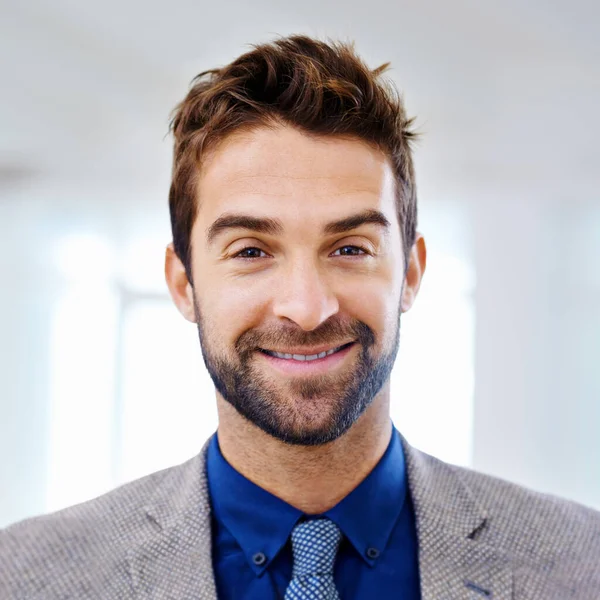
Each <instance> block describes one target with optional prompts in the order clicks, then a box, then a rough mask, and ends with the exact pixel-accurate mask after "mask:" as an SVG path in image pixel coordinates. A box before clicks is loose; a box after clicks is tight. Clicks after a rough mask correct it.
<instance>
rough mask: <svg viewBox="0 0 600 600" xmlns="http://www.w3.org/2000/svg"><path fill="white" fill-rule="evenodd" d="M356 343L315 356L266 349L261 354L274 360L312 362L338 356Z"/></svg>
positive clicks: (261, 350) (337, 347)
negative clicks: (334, 355)
mask: <svg viewBox="0 0 600 600" xmlns="http://www.w3.org/2000/svg"><path fill="white" fill-rule="evenodd" d="M353 344H354V342H348V343H347V344H342V345H341V346H336V347H335V348H331V349H330V350H323V351H321V352H316V353H314V354H299V353H292V352H276V351H274V350H265V349H264V348H259V350H260V352H262V353H263V354H266V355H267V356H272V357H273V358H279V359H282V360H293V361H296V362H312V361H314V360H320V359H323V358H326V357H328V356H331V355H332V354H336V353H338V352H341V351H342V350H345V349H346V348H349V347H350V346H352V345H353Z"/></svg>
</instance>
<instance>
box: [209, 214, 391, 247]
mask: <svg viewBox="0 0 600 600" xmlns="http://www.w3.org/2000/svg"><path fill="white" fill-rule="evenodd" d="M368 224H373V225H379V226H380V227H383V228H385V229H389V227H390V222H389V221H388V219H387V218H386V216H385V215H384V214H383V213H382V212H381V211H379V210H374V209H368V210H364V211H362V212H360V213H357V214H355V215H350V216H348V217H344V218H343V219H339V220H337V221H332V222H331V223H327V224H326V225H325V226H324V227H323V233H325V234H335V233H345V232H347V231H352V230H353V229H357V228H358V227H360V226H361V225H368ZM229 229H247V230H249V231H255V232H256V233H265V234H267V235H281V234H282V233H283V231H284V227H283V223H282V222H281V221H280V220H279V219H271V218H263V217H254V216H252V215H243V214H225V215H222V216H220V217H219V218H218V219H217V220H216V221H215V222H214V223H213V224H212V225H211V226H210V227H209V228H208V232H207V234H206V239H207V241H208V244H209V245H210V244H212V242H214V240H215V238H216V237H218V236H219V235H220V234H221V233H223V232H225V231H227V230H229Z"/></svg>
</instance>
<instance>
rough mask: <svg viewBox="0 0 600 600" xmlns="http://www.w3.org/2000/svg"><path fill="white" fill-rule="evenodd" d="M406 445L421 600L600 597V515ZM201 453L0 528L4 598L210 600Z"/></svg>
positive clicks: (582, 599) (212, 595) (0, 592)
mask: <svg viewBox="0 0 600 600" xmlns="http://www.w3.org/2000/svg"><path fill="white" fill-rule="evenodd" d="M402 444H403V447H404V451H405V453H406V462H407V471H408V478H409V487H410V490H411V493H412V497H413V501H414V507H415V514H416V520H417V534H418V541H419V567H420V576H421V593H422V598H423V600H459V599H461V600H467V599H470V600H483V599H485V598H491V599H493V600H509V599H512V600H534V599H535V600H567V599H570V598H575V599H577V600H599V599H600V513H597V512H595V511H593V510H591V509H588V508H585V507H583V506H580V505H578V504H575V503H572V502H567V501H564V500H559V499H556V498H553V497H550V496H545V495H542V494H538V493H535V492H531V491H528V490H525V489H523V488H521V487H518V486H516V485H514V484H510V483H507V482H505V481H501V480H498V479H494V478H492V477H489V476H485V475H481V474H479V473H476V472H474V471H470V470H467V469H462V468H459V467H456V466H452V465H448V464H446V463H443V462H441V461H439V460H437V459H435V458H433V457H431V456H428V455H426V454H424V453H422V452H419V451H418V450H415V449H414V448H412V447H411V446H409V445H408V444H407V443H406V441H405V440H404V439H403V440H402ZM207 446H208V442H207V443H206V444H205V445H204V447H203V449H202V451H201V452H200V454H198V456H196V457H194V458H192V459H191V460H189V461H187V462H185V463H183V464H181V465H178V466H175V467H171V468H169V469H165V470H163V471H159V472H157V473H153V474H151V475H148V476H146V477H144V478H142V479H138V480H136V481H133V482H131V483H128V484H126V485H123V486H121V487H119V488H117V489H115V490H113V491H112V492H109V493H108V494H105V495H103V496H100V497H99V498H96V499H94V500H90V501H88V502H85V503H82V504H79V505H76V506H73V507H70V508H67V509H64V510H62V511H59V512H56V513H53V514H49V515H44V516H38V517H34V518H31V519H27V520H25V521H21V522H19V523H15V524H14V525H11V526H10V527H8V528H6V529H4V530H2V531H0V599H2V600H8V599H25V598H27V599H28V600H42V599H44V600H51V599H52V600H55V599H56V600H58V599H61V600H66V599H91V598H95V599H98V598H101V599H103V600H117V599H119V600H121V599H122V600H133V599H137V600H141V599H144V600H150V599H157V600H158V599H172V600H187V599H189V600H192V599H194V600H216V597H217V596H216V591H215V582H214V577H213V570H212V565H211V524H210V503H209V496H208V490H207V480H206V467H205V457H206V449H207ZM397 597H398V598H399V599H400V598H402V590H398V596H397ZM342 600H345V599H342Z"/></svg>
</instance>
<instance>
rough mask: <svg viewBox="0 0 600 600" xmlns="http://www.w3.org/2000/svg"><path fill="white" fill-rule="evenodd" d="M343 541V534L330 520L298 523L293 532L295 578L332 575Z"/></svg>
mask: <svg viewBox="0 0 600 600" xmlns="http://www.w3.org/2000/svg"><path fill="white" fill-rule="evenodd" d="M341 541H342V532H341V531H340V528H339V527H338V526H337V525H336V524H335V523H334V522H333V521H331V520H330V519H327V518H323V519H313V520H311V521H304V522H302V523H298V524H297V525H296V526H295V527H294V529H293V530H292V552H293V554H294V572H293V576H294V577H301V576H303V575H316V574H323V575H325V574H332V573H333V564H334V562H335V557H336V554H337V551H338V547H339V545H340V542H341Z"/></svg>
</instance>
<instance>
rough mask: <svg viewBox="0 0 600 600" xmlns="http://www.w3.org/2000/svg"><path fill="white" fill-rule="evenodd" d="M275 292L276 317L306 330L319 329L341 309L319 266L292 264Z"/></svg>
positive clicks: (274, 307) (274, 306)
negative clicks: (287, 320)
mask: <svg viewBox="0 0 600 600" xmlns="http://www.w3.org/2000/svg"><path fill="white" fill-rule="evenodd" d="M273 291H274V299H273V312H274V314H275V316H277V317H280V318H285V319H289V320H290V321H293V322H294V323H296V325H298V326H299V327H301V328H302V329H304V330H305V331H312V330H313V329H316V328H317V327H318V326H319V325H321V323H323V322H324V321H326V320H327V319H328V318H329V317H331V316H332V315H334V314H335V313H337V312H338V310H339V303H338V300H337V297H336V295H335V294H334V292H333V290H332V289H331V286H330V285H328V283H327V282H326V281H325V278H324V277H323V274H322V273H321V272H320V271H319V269H318V267H317V266H316V265H312V264H298V263H296V264H294V265H290V268H289V269H288V271H287V273H285V274H283V273H282V275H281V279H280V285H278V286H277V289H276V290H273Z"/></svg>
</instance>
